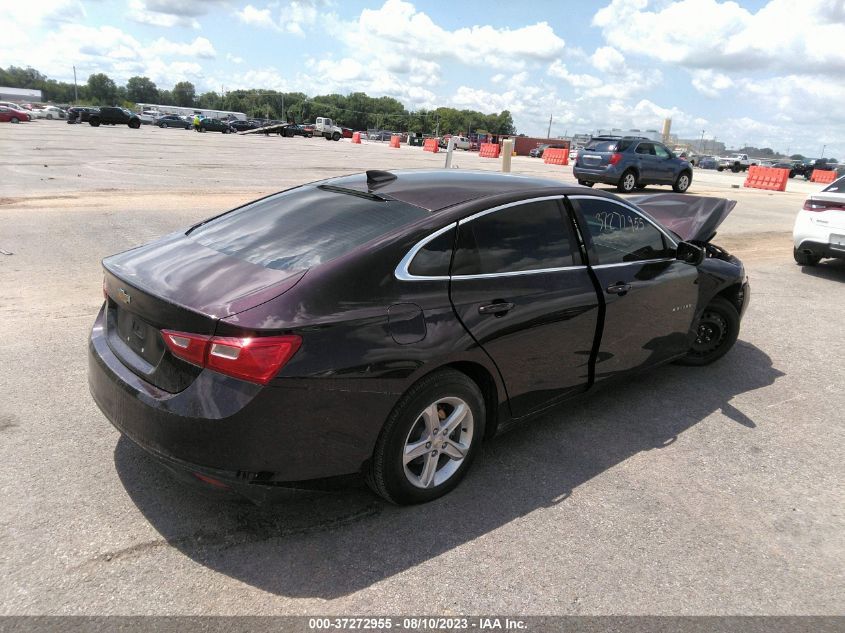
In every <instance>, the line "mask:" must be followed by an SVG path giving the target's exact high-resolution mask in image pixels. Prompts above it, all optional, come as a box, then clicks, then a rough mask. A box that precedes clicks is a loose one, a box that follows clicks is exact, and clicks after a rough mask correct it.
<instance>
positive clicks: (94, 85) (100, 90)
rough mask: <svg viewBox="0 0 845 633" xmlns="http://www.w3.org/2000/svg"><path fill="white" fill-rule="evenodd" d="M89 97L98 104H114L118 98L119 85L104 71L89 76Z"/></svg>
mask: <svg viewBox="0 0 845 633" xmlns="http://www.w3.org/2000/svg"><path fill="white" fill-rule="evenodd" d="M87 90H88V98H89V99H91V100H92V101H93V102H94V103H96V104H98V105H114V103H115V100H116V99H117V85H115V83H114V81H112V80H111V79H109V76H108V75H106V74H104V73H96V74H93V75H91V76H90V77H88V85H87Z"/></svg>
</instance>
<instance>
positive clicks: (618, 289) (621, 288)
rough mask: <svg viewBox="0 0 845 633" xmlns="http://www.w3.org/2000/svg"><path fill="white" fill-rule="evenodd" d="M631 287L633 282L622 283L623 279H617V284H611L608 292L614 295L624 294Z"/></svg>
mask: <svg viewBox="0 0 845 633" xmlns="http://www.w3.org/2000/svg"><path fill="white" fill-rule="evenodd" d="M630 289H631V284H626V283H622V282H621V281H617V282H616V283H615V284H610V285H609V286H608V287H607V292H608V293H609V294H612V295H620V296H622V295H624V294H626V293H627V292H628V291H629V290H630Z"/></svg>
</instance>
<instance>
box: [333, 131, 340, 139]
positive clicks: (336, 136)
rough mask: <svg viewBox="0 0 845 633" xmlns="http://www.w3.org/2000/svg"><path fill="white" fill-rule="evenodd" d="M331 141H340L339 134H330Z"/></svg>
mask: <svg viewBox="0 0 845 633" xmlns="http://www.w3.org/2000/svg"><path fill="white" fill-rule="evenodd" d="M332 140H333V141H339V140H340V132H335V133H334V134H332Z"/></svg>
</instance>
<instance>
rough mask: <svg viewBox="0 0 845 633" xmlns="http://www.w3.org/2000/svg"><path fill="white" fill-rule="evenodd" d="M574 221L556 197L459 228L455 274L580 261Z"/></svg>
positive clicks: (480, 218) (531, 203)
mask: <svg viewBox="0 0 845 633" xmlns="http://www.w3.org/2000/svg"><path fill="white" fill-rule="evenodd" d="M572 249H573V245H572V239H571V236H570V231H569V226H568V221H566V220H565V218H564V216H563V213H562V210H561V207H560V205H559V204H558V201H556V200H542V201H539V202H529V203H526V204H520V205H517V206H513V207H507V208H505V209H502V210H500V211H494V212H492V213H488V214H487V215H483V216H481V217H479V218H476V219H475V220H470V221H469V222H466V223H464V224H461V225H460V226H459V227H458V242H457V247H456V249H455V258H454V261H453V262H452V274H453V275H488V274H498V273H512V272H520V271H529V270H541V269H544V268H561V267H564V266H572V265H573V264H574V260H573V255H572Z"/></svg>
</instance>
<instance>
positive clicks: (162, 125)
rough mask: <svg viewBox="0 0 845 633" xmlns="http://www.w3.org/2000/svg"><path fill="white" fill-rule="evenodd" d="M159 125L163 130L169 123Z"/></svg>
mask: <svg viewBox="0 0 845 633" xmlns="http://www.w3.org/2000/svg"><path fill="white" fill-rule="evenodd" d="M158 126H159V127H160V128H161V129H162V130H163V129H164V128H166V127H167V123H159V124H158Z"/></svg>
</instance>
